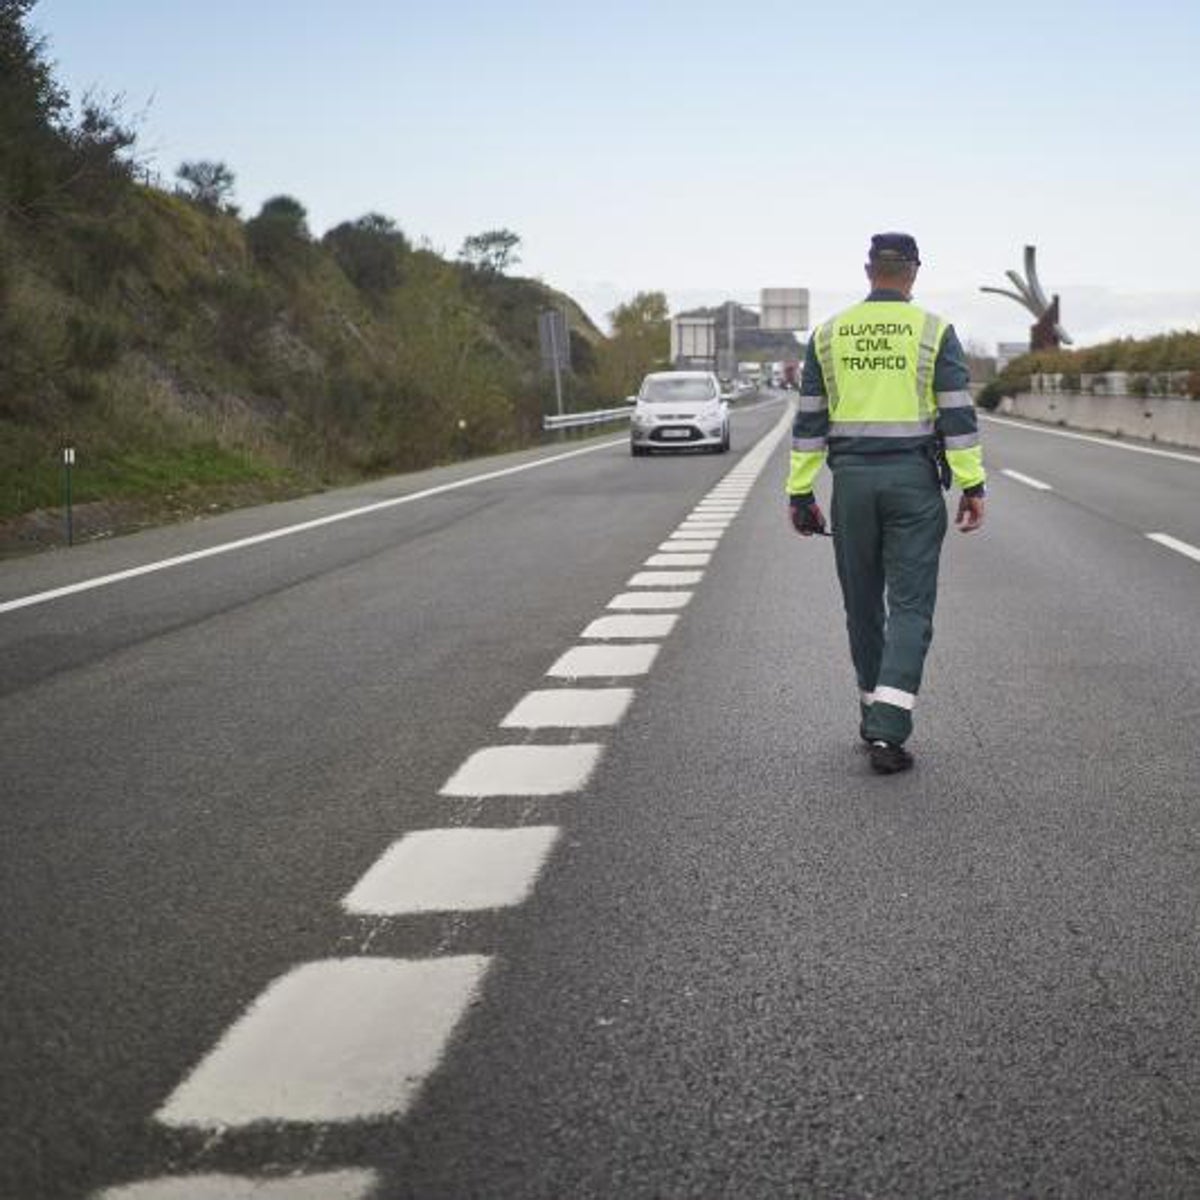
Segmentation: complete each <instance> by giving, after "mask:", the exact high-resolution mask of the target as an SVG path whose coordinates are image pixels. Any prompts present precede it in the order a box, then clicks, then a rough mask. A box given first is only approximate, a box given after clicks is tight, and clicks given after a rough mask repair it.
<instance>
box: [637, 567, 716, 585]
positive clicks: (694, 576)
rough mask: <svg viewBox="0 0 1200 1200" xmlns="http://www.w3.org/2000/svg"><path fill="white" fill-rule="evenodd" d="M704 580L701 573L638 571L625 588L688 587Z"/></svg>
mask: <svg viewBox="0 0 1200 1200" xmlns="http://www.w3.org/2000/svg"><path fill="white" fill-rule="evenodd" d="M703 578H704V572H703V571H639V572H638V573H637V574H636V575H633V576H631V577H630V579H629V580H628V581H627V582H626V584H625V586H626V587H660V588H661V587H665V588H669V587H690V586H692V585H693V584H697V583H699V582H700V580H702V579H703Z"/></svg>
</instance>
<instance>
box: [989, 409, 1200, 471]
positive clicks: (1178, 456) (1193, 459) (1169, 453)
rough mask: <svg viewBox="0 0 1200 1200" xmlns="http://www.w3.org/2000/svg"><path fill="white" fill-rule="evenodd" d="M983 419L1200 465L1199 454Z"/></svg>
mask: <svg viewBox="0 0 1200 1200" xmlns="http://www.w3.org/2000/svg"><path fill="white" fill-rule="evenodd" d="M980 415H981V416H982V417H983V419H984V420H985V421H991V422H992V424H994V425H1008V426H1009V427H1010V428H1012V429H1024V430H1026V431H1027V432H1029V433H1045V434H1049V436H1050V437H1062V438H1070V439H1071V440H1072V441H1076V442H1093V443H1094V444H1095V445H1097V446H1108V447H1109V448H1110V449H1112V450H1130V451H1132V452H1133V453H1134V454H1153V455H1155V456H1156V457H1157V458H1173V459H1175V461H1176V462H1185V463H1191V464H1192V466H1194V467H1200V454H1182V453H1179V452H1177V451H1174V450H1156V449H1154V448H1153V447H1151V446H1131V445H1130V444H1129V443H1128V442H1122V441H1117V440H1116V439H1114V438H1103V437H1094V436H1093V435H1091V434H1087V433H1070V432H1069V431H1068V430H1066V429H1046V428H1044V427H1043V426H1041V425H1027V424H1026V423H1025V422H1024V421H1010V420H1007V419H1006V418H1004V417H993V416H991V415H990V414H988V413H981V414H980Z"/></svg>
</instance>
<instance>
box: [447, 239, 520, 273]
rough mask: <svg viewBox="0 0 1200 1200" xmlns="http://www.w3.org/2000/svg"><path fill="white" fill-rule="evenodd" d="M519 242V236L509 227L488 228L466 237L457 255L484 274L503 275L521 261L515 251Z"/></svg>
mask: <svg viewBox="0 0 1200 1200" xmlns="http://www.w3.org/2000/svg"><path fill="white" fill-rule="evenodd" d="M520 244H521V238H520V236H519V235H517V234H515V233H513V231H512V230H511V229H488V230H486V231H485V232H483V233H476V234H472V235H471V236H470V237H469V238H467V239H466V240H465V241H464V242H463V244H462V249H461V250H459V252H458V257H459V259H461V261H463V262H465V263H466V264H467V266H469V267H473V268H474V269H475V270H477V271H482V272H483V273H484V274H486V275H503V274H504V272H505V271H506V270H507V269H508V268H509V267H514V266H516V265H517V263H519V262H520V261H521V260H520V258H519V257H518V256H517V253H516V251H517V247H518V246H519V245H520Z"/></svg>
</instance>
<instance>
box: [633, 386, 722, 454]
mask: <svg viewBox="0 0 1200 1200" xmlns="http://www.w3.org/2000/svg"><path fill="white" fill-rule="evenodd" d="M629 402H630V403H631V404H633V406H634V409H633V416H632V419H631V420H630V435H629V448H630V452H631V453H632V454H633V456H634V457H635V458H637V457H639V456H640V455H643V454H649V453H650V452H651V451H652V450H687V449H704V450H713V451H715V452H716V453H718V454H724V453H725V451H727V450H728V449H729V405H728V404H727V403H726V401H725V399H724V397H722V395H721V385H720V383H719V382H718V380H717V377H716V376H715V375H714V374H713V373H712V372H711V371H658V372H655V373H654V374H653V375H647V376H646V378H645V379H643V380H642V386H641V390H640V391H639V392H638V394H637V395H636V396H630V397H629Z"/></svg>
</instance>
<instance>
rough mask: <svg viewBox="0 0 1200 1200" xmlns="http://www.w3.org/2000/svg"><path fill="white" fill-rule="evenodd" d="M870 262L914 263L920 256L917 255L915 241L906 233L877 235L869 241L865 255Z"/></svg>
mask: <svg viewBox="0 0 1200 1200" xmlns="http://www.w3.org/2000/svg"><path fill="white" fill-rule="evenodd" d="M867 257H868V258H869V259H870V261H871V262H873V263H877V262H885V263H886V262H893V263H902V262H904V263H916V264H918V265H919V264H920V262H921V256H920V254H918V253H917V239H916V238H914V237H913V236H912V235H911V234H908V233H877V234H876V235H875V236H874V237H873V238H872V239H871V249H870V250H869V251H868V253H867Z"/></svg>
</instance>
